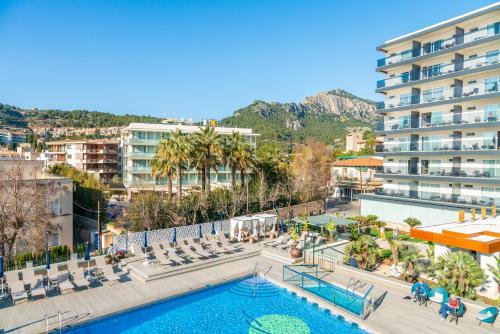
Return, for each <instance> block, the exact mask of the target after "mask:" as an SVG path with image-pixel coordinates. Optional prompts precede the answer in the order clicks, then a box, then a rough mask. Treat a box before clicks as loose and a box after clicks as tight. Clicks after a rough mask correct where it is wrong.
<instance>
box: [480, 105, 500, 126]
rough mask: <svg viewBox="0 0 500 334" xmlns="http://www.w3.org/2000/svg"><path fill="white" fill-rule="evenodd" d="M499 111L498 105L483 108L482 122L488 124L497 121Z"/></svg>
mask: <svg viewBox="0 0 500 334" xmlns="http://www.w3.org/2000/svg"><path fill="white" fill-rule="evenodd" d="M499 109H500V104H490V105H487V106H484V120H485V121H488V122H495V121H497V120H498V110H499Z"/></svg>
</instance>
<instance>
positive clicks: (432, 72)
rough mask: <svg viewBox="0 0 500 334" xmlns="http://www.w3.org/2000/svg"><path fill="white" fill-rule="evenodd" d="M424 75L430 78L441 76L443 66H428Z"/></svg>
mask: <svg viewBox="0 0 500 334" xmlns="http://www.w3.org/2000/svg"><path fill="white" fill-rule="evenodd" d="M424 73H425V75H426V76H427V77H428V78H431V77H435V76H438V75H440V74H441V64H436V65H430V66H427V68H426V69H425V71H424Z"/></svg>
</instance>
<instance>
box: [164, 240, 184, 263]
mask: <svg viewBox="0 0 500 334" xmlns="http://www.w3.org/2000/svg"><path fill="white" fill-rule="evenodd" d="M163 247H164V249H165V250H166V251H167V256H168V258H169V259H170V260H172V261H173V262H175V263H176V264H183V263H185V262H186V261H188V260H187V259H185V258H183V257H182V256H179V255H178V254H177V248H175V247H172V246H171V245H170V243H169V242H167V243H165V244H163Z"/></svg>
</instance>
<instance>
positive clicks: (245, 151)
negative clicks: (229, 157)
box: [238, 143, 255, 187]
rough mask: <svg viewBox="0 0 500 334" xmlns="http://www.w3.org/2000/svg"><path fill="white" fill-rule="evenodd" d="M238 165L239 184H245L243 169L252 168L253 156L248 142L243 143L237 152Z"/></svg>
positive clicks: (253, 163) (253, 164)
mask: <svg viewBox="0 0 500 334" xmlns="http://www.w3.org/2000/svg"><path fill="white" fill-rule="evenodd" d="M238 159H239V167H240V179H241V186H242V187H243V186H244V185H245V171H247V170H248V169H251V168H254V166H255V158H254V153H253V147H252V146H251V145H250V144H248V143H243V145H242V147H241V149H240V150H239V154H238Z"/></svg>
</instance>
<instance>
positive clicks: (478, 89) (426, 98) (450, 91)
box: [377, 79, 500, 110]
mask: <svg viewBox="0 0 500 334" xmlns="http://www.w3.org/2000/svg"><path fill="white" fill-rule="evenodd" d="M499 86H500V81H499V80H498V79H497V80H495V81H490V82H487V83H483V84H470V85H464V86H462V87H453V88H447V89H443V88H435V89H432V90H429V91H423V92H422V93H421V94H418V95H411V94H401V95H400V96H399V97H396V96H392V97H389V98H388V99H386V100H385V101H384V102H378V103H377V109H379V110H380V109H383V110H390V109H393V108H400V107H406V106H413V105H417V104H420V105H425V104H427V103H433V102H439V101H450V102H452V100H453V99H458V98H463V97H471V96H479V95H488V94H493V93H497V92H499V91H500V90H499V88H500V87H499Z"/></svg>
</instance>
